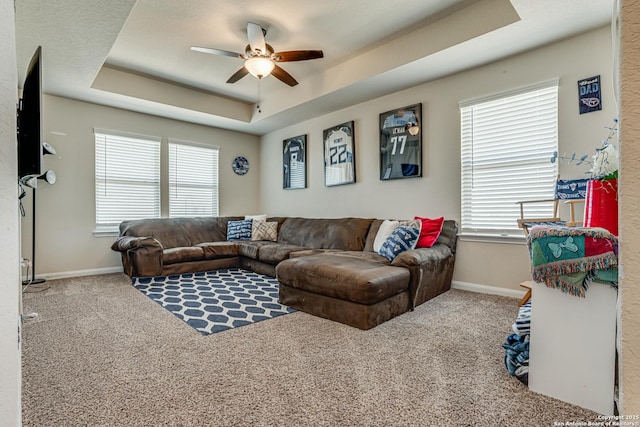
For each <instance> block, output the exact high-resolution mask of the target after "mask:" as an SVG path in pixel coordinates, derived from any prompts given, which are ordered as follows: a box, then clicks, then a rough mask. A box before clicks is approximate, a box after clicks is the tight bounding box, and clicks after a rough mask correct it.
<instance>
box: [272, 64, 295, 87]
mask: <svg viewBox="0 0 640 427" xmlns="http://www.w3.org/2000/svg"><path fill="white" fill-rule="evenodd" d="M274 65H275V64H274ZM271 75H273V76H274V77H275V78H276V79H278V80H280V81H281V82H283V83H286V84H288V85H289V86H295V85H297V84H298V82H297V81H296V79H294V78H293V77H292V76H291V74H289V73H287V72H286V71H285V70H283V69H282V68H280V67H278V66H277V65H275V67H274V68H273V71H271Z"/></svg>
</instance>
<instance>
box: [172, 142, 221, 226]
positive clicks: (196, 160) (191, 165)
mask: <svg viewBox="0 0 640 427" xmlns="http://www.w3.org/2000/svg"><path fill="white" fill-rule="evenodd" d="M169 216H170V217H172V218H175V217H188V216H218V147H203V146H196V145H189V144H183V143H178V142H173V141H170V142H169Z"/></svg>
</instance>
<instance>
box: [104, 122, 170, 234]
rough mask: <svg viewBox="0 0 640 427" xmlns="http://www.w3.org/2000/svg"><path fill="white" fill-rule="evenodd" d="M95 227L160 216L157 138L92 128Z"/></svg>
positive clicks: (108, 228)
mask: <svg viewBox="0 0 640 427" xmlns="http://www.w3.org/2000/svg"><path fill="white" fill-rule="evenodd" d="M95 143H96V230H97V231H114V230H117V228H118V225H119V224H120V222H122V221H124V220H130V219H142V218H157V217H159V216H160V138H155V137H147V136H138V135H135V136H134V135H126V134H122V133H115V132H112V131H101V130H97V129H96V130H95Z"/></svg>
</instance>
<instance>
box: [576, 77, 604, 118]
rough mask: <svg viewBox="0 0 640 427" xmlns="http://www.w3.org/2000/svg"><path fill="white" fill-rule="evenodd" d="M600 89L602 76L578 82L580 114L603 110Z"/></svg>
mask: <svg viewBox="0 0 640 427" xmlns="http://www.w3.org/2000/svg"><path fill="white" fill-rule="evenodd" d="M600 87H601V85H600V76H594V77H589V78H588V79H583V80H578V102H579V104H580V114H584V113H590V112H592V111H598V110H602V97H601V93H600Z"/></svg>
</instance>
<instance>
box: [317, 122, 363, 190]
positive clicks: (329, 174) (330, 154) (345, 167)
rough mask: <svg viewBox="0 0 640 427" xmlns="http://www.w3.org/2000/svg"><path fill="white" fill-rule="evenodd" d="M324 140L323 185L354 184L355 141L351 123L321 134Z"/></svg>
mask: <svg viewBox="0 0 640 427" xmlns="http://www.w3.org/2000/svg"><path fill="white" fill-rule="evenodd" d="M322 137H323V140H324V185H325V186H327V187H332V186H334V185H343V184H353V183H354V182H356V162H355V139H354V135H353V121H350V122H346V123H342V124H340V125H338V126H334V127H332V128H329V129H325V130H324V131H323V132H322Z"/></svg>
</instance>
